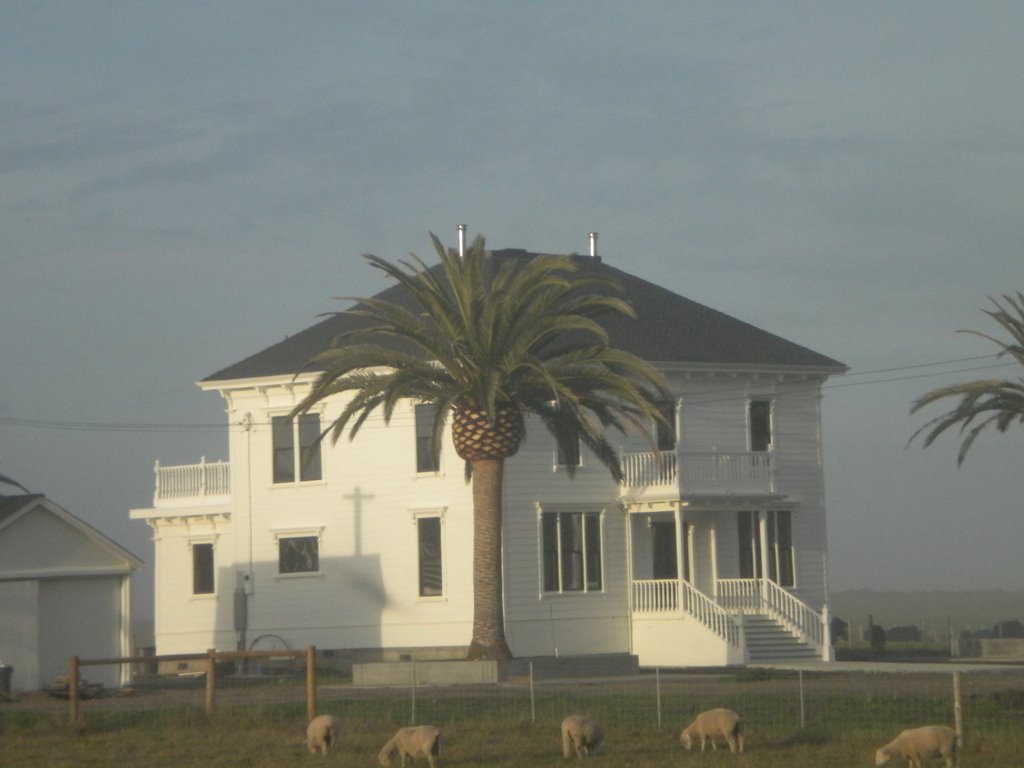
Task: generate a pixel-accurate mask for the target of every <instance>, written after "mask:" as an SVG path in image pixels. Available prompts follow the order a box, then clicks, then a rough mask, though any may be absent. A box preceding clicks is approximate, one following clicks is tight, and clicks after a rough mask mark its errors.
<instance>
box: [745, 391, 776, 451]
mask: <svg viewBox="0 0 1024 768" xmlns="http://www.w3.org/2000/svg"><path fill="white" fill-rule="evenodd" d="M754 403H767V404H768V414H767V416H768V445H767V446H766V447H765V448H764V449H755V448H754V422H753V418H752V411H753V405H754ZM747 450H748V451H750V452H751V453H769V452H771V451H773V450H775V399H774V398H772V397H767V396H763V395H759V396H756V397H750V398H748V399H747Z"/></svg>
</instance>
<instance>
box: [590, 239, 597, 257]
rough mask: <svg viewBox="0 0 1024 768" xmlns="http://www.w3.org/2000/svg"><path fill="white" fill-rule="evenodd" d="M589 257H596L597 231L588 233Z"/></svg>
mask: <svg viewBox="0 0 1024 768" xmlns="http://www.w3.org/2000/svg"><path fill="white" fill-rule="evenodd" d="M590 258H592V259H596V258H597V232H591V233H590Z"/></svg>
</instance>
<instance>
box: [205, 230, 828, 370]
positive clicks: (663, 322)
mask: <svg viewBox="0 0 1024 768" xmlns="http://www.w3.org/2000/svg"><path fill="white" fill-rule="evenodd" d="M535 255H536V254H532V253H528V252H526V251H522V250H514V249H509V250H500V251H493V252H492V256H493V257H494V259H495V260H496V261H500V260H505V259H527V258H532V257H533V256H535ZM574 258H575V259H576V261H577V262H578V264H579V266H580V272H581V273H583V274H586V273H591V272H594V273H599V274H602V275H607V276H610V277H612V278H613V279H615V280H616V281H617V282H618V283H619V284H620V285H621V286H622V288H623V289H624V295H625V298H626V299H628V300H629V301H630V302H631V303H632V305H633V307H634V308H635V310H636V313H637V317H636V319H631V318H627V317H623V316H619V315H614V314H610V315H609V316H608V318H607V320H606V321H603V322H602V324H603V325H604V327H605V328H606V329H607V330H608V333H609V335H610V337H611V343H612V344H613V345H614V346H616V347H619V348H621V349H627V350H629V351H631V352H633V353H634V354H636V355H639V356H640V357H642V358H644V359H645V360H649V361H651V362H656V363H689V364H697V365H707V366H716V365H722V366H752V367H766V368H777V367H784V368H785V367H794V368H822V369H828V370H827V371H825V372H831V373H836V372H841V371H843V370H846V366H845V365H843V364H842V363H840V362H838V361H836V360H833V359H831V358H829V357H826V356H824V355H821V354H818V353H817V352H814V351H812V350H810V349H807V348H806V347H802V346H800V345H799V344H794V343H793V342H790V341H786V340H785V339H783V338H780V337H779V336H776V335H774V334H772V333H768V332H767V331H763V330H761V329H760V328H757V327H755V326H753V325H750V324H749V323H745V322H743V321H741V320H737V319H736V318H734V317H730V316H729V315H726V314H724V313H722V312H719V311H717V310H714V309H711V308H710V307H706V306H704V305H702V304H698V303H697V302H695V301H691V300H690V299H687V298H684V297H683V296H679V295H678V294H675V293H672V292H671V291H669V290H667V289H665V288H662V287H661V286H659V285H655V284H653V283H650V282H648V281H646V280H643V279H641V278H639V277H636V276H635V275H631V274H629V273H628V272H623V271H622V270H620V269H616V268H615V267H612V266H610V265H608V264H606V263H604V262H603V261H601V260H600V259H595V258H591V257H589V256H576V257H574ZM434 268H435V269H437V268H439V267H434ZM376 298H381V299H386V300H388V301H393V302H398V303H403V299H404V298H407V294H406V293H405V291H404V290H403V289H402V288H401V287H400V286H398V285H392V286H391V287H390V288H388V289H386V290H384V291H382V292H381V293H379V294H377V296H376ZM358 322H360V321H359V320H358V319H356V318H352V317H349V316H347V315H345V314H344V313H339V314H335V315H330V316H328V317H327V318H326V319H325V320H323V321H321V322H319V323H317V324H316V325H313V326H311V327H310V328H307V329H306V330H304V331H301V332H299V333H297V334H295V335H294V336H289V337H288V338H286V339H285V340H284V341H281V342H278V343H277V344H274V345H272V346H270V347H267V348H266V349H264V350H262V351H261V352H257V353H256V354H255V355H252V356H250V357H247V358H245V359H244V360H241V361H240V362H237V363H235V364H233V365H229V366H228V367H227V368H223V369H221V370H219V371H217V372H216V373H213V374H211V375H210V376H207V377H206V378H205V379H203V381H232V380H236V379H249V378H258V377H263V376H276V375H282V374H294V373H297V372H299V371H301V370H304V369H307V368H308V363H309V361H310V359H311V358H313V357H314V356H315V355H316V354H318V353H319V352H321V351H323V350H325V349H327V348H328V347H329V346H330V345H331V342H332V340H333V339H334V338H335V337H336V336H338V334H340V333H342V332H344V331H347V330H350V329H353V328H355V327H357V325H356V324H357V323H358Z"/></svg>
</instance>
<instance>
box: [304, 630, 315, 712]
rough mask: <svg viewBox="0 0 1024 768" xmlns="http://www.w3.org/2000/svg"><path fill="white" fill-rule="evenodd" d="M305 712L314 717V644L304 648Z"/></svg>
mask: <svg viewBox="0 0 1024 768" xmlns="http://www.w3.org/2000/svg"><path fill="white" fill-rule="evenodd" d="M306 714H307V715H308V718H307V719H308V720H312V719H313V718H314V717H316V646H315V645H311V646H309V647H308V648H306Z"/></svg>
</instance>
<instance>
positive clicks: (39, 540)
mask: <svg viewBox="0 0 1024 768" xmlns="http://www.w3.org/2000/svg"><path fill="white" fill-rule="evenodd" d="M141 566H142V561H141V560H139V558H137V557H136V556H135V555H133V554H131V553H130V552H128V551H127V550H126V549H124V548H123V547H121V546H120V545H119V544H117V543H115V542H114V541H113V540H111V539H110V538H109V537H107V536H105V535H104V534H102V533H100V532H99V531H97V530H96V529H95V528H93V527H92V526H90V525H89V524H87V523H85V522H84V521H82V520H80V519H79V518H77V517H75V516H74V515H72V514H71V513H70V512H68V511H67V510H66V509H64V508H62V507H61V506H59V505H58V504H55V503H54V502H53V501H51V500H50V499H48V498H46V497H45V496H43V495H42V494H22V495H17V496H2V495H0V664H3V665H4V666H7V667H11V668H13V671H12V673H11V688H12V689H13V690H16V691H17V690H23V691H24V690H35V689H37V688H41V687H44V686H46V685H48V684H49V683H50V682H51V681H52V680H53V679H54V678H55V677H58V676H59V675H65V674H67V668H68V659H69V657H71V656H79V657H82V658H113V657H119V656H130V655H131V624H130V620H131V616H130V611H129V606H130V604H131V575H132V574H133V573H134V572H135V571H137V570H138V569H139V568H140V567H141ZM83 674H84V673H83ZM128 674H129V670H128V668H127V666H126V665H122V667H120V668H119V667H117V666H113V665H111V666H97V667H90V668H88V674H87V677H88V679H89V681H90V682H96V683H102V684H103V685H106V686H117V685H121V684H124V683H126V682H127V680H128V677H127V676H128Z"/></svg>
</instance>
